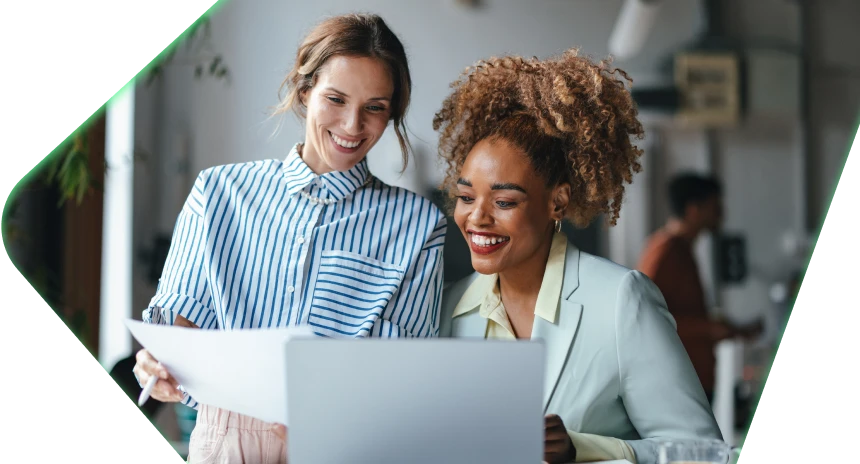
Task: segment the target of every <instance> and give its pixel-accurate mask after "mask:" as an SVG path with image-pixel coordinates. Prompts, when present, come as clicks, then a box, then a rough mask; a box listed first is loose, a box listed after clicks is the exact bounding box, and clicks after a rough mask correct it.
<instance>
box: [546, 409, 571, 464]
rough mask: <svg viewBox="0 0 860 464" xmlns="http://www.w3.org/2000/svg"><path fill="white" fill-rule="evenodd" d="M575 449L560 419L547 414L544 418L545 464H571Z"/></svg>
mask: <svg viewBox="0 0 860 464" xmlns="http://www.w3.org/2000/svg"><path fill="white" fill-rule="evenodd" d="M575 459H576V448H574V446H573V441H571V439H570V435H568V433H567V429H566V428H565V427H564V423H563V422H562V421H561V417H558V416H557V415H555V414H549V415H547V416H546V417H544V441H543V460H544V462H545V463H546V464H558V463H564V462H573V461H574V460H575Z"/></svg>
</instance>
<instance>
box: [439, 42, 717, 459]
mask: <svg viewBox="0 0 860 464" xmlns="http://www.w3.org/2000/svg"><path fill="white" fill-rule="evenodd" d="M622 79H623V80H622ZM625 80H626V81H628V82H629V81H630V79H629V78H628V76H627V75H626V74H625V73H624V72H623V71H621V70H617V69H613V68H611V67H610V64H609V63H608V62H607V61H601V62H594V61H592V60H589V59H587V58H584V57H581V56H579V54H578V51H577V50H569V51H567V52H565V53H564V54H562V55H561V56H558V57H555V58H551V59H547V60H538V59H536V58H534V59H523V58H520V57H504V58H494V59H490V60H487V61H480V62H478V63H477V64H476V65H474V66H472V67H470V68H467V69H466V71H465V72H464V73H463V74H462V75H461V78H460V79H459V80H458V81H456V82H454V83H453V84H452V88H453V92H452V93H451V95H449V96H448V98H446V99H445V101H444V103H443V105H442V109H441V110H440V111H439V112H438V113H437V114H436V117H435V118H434V121H433V127H434V129H435V130H437V131H439V132H440V143H439V152H440V155H441V156H442V157H443V158H444V159H445V160H446V161H447V164H448V170H447V175H446V178H445V181H444V183H443V187H444V188H445V189H446V190H447V191H448V192H449V194H450V196H451V199H452V200H453V205H452V208H453V216H454V220H455V222H456V223H457V226H458V227H459V228H460V231H461V232H462V233H463V236H464V237H465V238H466V240H467V241H468V242H469V245H470V250H471V259H472V265H473V267H474V268H475V270H476V271H477V272H476V273H474V274H472V275H471V276H468V277H466V278H465V279H463V280H461V281H459V282H457V283H455V284H453V285H452V286H450V287H449V288H447V289H446V290H445V292H444V296H443V303H442V318H441V321H440V324H441V326H440V332H441V335H442V336H455V337H480V338H487V339H531V340H543V342H544V344H545V346H546V368H545V379H544V411H545V414H546V419H545V441H544V460H545V461H546V462H549V463H555V462H573V461H575V462H584V461H598V460H607V459H627V460H629V461H631V462H638V463H639V464H645V463H656V462H657V452H658V448H659V443H658V441H657V440H658V439H722V436H721V434H720V431H719V428H718V426H717V423H716V421H715V419H714V416H713V413H712V412H711V409H710V406H709V404H708V401H707V399H706V398H705V393H704V391H703V390H702V386H701V384H700V383H699V381H698V379H697V377H696V373H695V371H694V370H693V366H692V364H691V363H690V359H689V358H688V356H687V354H686V352H685V351H684V347H683V346H682V345H681V342H680V340H679V338H678V335H677V333H676V328H675V325H674V319H673V318H672V317H671V315H670V314H669V313H668V311H667V310H666V304H665V301H664V300H663V297H662V295H661V294H660V291H659V290H658V289H657V287H656V286H655V285H654V284H653V283H652V282H651V281H650V280H649V279H648V278H647V277H646V276H645V275H643V274H641V273H640V272H637V271H633V270H630V269H627V268H624V267H622V266H620V265H618V264H615V263H613V262H611V261H608V260H606V259H603V258H599V257H597V256H592V255H590V254H588V253H585V252H582V251H580V250H578V249H577V248H576V247H574V245H573V244H571V243H569V242H568V240H567V238H566V236H565V235H564V234H563V233H562V232H561V224H562V221H564V220H565V219H568V220H570V221H572V222H573V223H574V224H575V225H576V226H579V227H584V226H586V225H588V224H589V223H590V222H591V221H593V220H594V219H595V218H596V217H597V216H599V215H602V214H603V215H606V217H607V218H608V221H609V223H610V224H612V225H614V224H615V222H616V220H617V219H618V216H619V212H620V209H621V204H622V200H623V198H624V184H625V183H630V182H632V179H633V174H634V173H635V172H638V171H640V170H641V166H640V164H639V161H638V159H639V156H640V155H641V154H642V150H640V149H639V148H637V147H636V146H635V145H634V144H633V143H632V141H631V138H633V137H635V138H641V137H642V136H643V129H642V125H641V124H640V122H639V121H638V119H637V111H636V107H635V105H634V103H633V100H632V98H631V95H630V93H629V91H628V89H627V88H626V87H625V82H624V81H625ZM500 368H501V367H500Z"/></svg>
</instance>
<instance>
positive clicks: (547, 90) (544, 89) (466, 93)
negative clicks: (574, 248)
mask: <svg viewBox="0 0 860 464" xmlns="http://www.w3.org/2000/svg"><path fill="white" fill-rule="evenodd" d="M610 64H611V62H610V60H608V59H607V60H602V61H599V62H595V61H593V60H591V59H589V58H587V57H582V56H580V55H579V50H578V49H570V50H567V51H565V52H564V53H563V54H561V55H559V56H555V57H552V58H549V59H545V60H539V59H537V58H531V59H524V58H522V57H519V56H506V57H501V58H491V59H489V60H481V61H478V62H477V63H476V64H474V65H472V66H470V67H468V68H466V70H465V71H463V73H462V74H461V75H460V77H459V79H458V80H456V81H454V82H453V83H452V84H451V88H453V89H454V90H453V92H452V93H451V95H449V96H448V97H447V98H446V99H445V101H444V102H443V104H442V109H441V110H440V111H439V112H438V113H436V115H435V117H434V118H433V129H434V130H436V131H439V132H440V134H439V155H440V156H441V157H442V158H443V159H445V161H446V162H447V164H448V168H447V172H446V176H445V180H444V181H443V182H442V186H441V187H442V189H443V190H446V191H447V192H448V193H449V195H450V196H451V197H452V198H453V195H454V194H455V193H454V192H455V191H456V182H457V179H458V177H459V172H460V169H461V168H462V167H463V163H464V162H465V161H466V156H467V155H468V154H469V151H470V150H471V149H472V147H474V145H475V144H476V143H478V142H479V141H481V140H483V139H485V138H493V139H502V140H505V141H507V142H509V143H512V144H513V145H514V146H516V147H518V148H520V149H522V150H523V151H524V152H525V153H526V154H527V155H528V157H529V159H530V160H531V163H532V165H533V167H534V168H535V170H536V171H537V172H538V173H539V174H540V175H542V176H543V177H544V179H545V180H546V182H547V185H548V186H549V187H554V186H555V185H558V184H560V183H564V182H566V183H569V184H570V188H571V200H570V205H569V207H568V210H567V212H566V217H567V218H568V219H570V220H571V221H572V222H573V223H574V224H575V225H576V226H577V227H586V226H587V225H588V224H590V223H591V221H592V220H594V218H595V217H597V216H598V215H600V214H603V213H606V214H608V217H607V219H608V222H609V224H611V225H615V223H616V221H617V219H618V216H619V213H620V210H621V204H622V200H623V198H624V183H625V182H626V183H628V184H629V183H631V182H632V181H633V173H635V172H639V171H641V170H642V166H641V165H640V164H639V161H638V158H639V157H640V156H641V155H642V150H641V149H639V148H637V147H636V146H635V145H634V144H633V143H632V142H631V137H632V136H633V137H636V138H638V139H642V138H643V136H644V131H643V128H642V124H641V123H640V122H639V120H638V118H637V109H636V106H635V104H634V102H633V98H632V97H631V95H630V92H629V90H628V88H627V87H626V86H625V82H624V81H627V83H628V84H631V83H632V80H631V79H630V77H629V76H628V75H627V73H625V72H624V71H622V70H620V69H616V68H612V67H611V65H610ZM618 75H620V76H621V77H623V79H624V80H622V79H620V78H619V77H618Z"/></svg>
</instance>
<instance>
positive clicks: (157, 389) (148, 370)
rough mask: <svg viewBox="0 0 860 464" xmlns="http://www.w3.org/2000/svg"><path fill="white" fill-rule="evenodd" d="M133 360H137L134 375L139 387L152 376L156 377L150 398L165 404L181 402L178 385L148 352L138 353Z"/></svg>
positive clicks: (141, 351) (181, 396)
mask: <svg viewBox="0 0 860 464" xmlns="http://www.w3.org/2000/svg"><path fill="white" fill-rule="evenodd" d="M135 359H137V364H135V365H134V374H135V375H136V376H137V378H138V380H139V381H140V384H141V385H146V383H147V382H149V379H150V377H152V376H156V377H158V380H157V381H156V382H155V386H154V387H152V391H151V392H150V393H149V396H150V397H151V398H155V399H157V400H158V401H162V402H165V403H170V402H178V401H182V398H183V395H182V392H181V391H179V383H178V382H177V381H176V379H174V378H173V376H172V375H170V373H169V372H167V369H165V368H164V366H162V365H161V364H159V363H158V360H157V359H155V358H154V357H152V355H151V354H149V351H146V350H140V351H138V352H137V355H135Z"/></svg>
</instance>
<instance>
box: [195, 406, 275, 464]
mask: <svg viewBox="0 0 860 464" xmlns="http://www.w3.org/2000/svg"><path fill="white" fill-rule="evenodd" d="M272 425H273V424H270V423H268V422H263V421H261V420H258V419H254V418H251V417H248V416H243V415H241V414H236V413H234V412H230V411H226V410H224V409H218V408H213V407H209V406H206V405H202V404H201V405H200V406H199V407H198V410H197V424H196V425H195V427H194V430H193V431H192V432H191V439H190V441H189V443H188V461H187V462H188V463H192V464H228V463H229V464H286V462H287V443H286V442H285V441H284V440H281V439H280V438H278V436H277V435H275V433H274V432H273V431H272Z"/></svg>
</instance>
